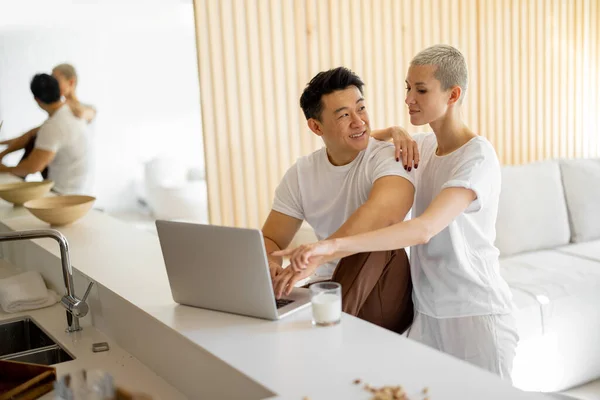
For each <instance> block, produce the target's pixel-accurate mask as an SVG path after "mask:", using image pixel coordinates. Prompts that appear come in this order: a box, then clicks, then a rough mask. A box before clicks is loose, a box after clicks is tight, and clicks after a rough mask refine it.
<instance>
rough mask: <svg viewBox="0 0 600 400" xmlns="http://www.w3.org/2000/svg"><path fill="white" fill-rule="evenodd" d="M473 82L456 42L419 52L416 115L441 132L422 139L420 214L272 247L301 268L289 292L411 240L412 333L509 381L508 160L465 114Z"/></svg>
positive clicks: (410, 86) (412, 75) (412, 106)
mask: <svg viewBox="0 0 600 400" xmlns="http://www.w3.org/2000/svg"><path fill="white" fill-rule="evenodd" d="M467 81H468V75H467V67H466V62H465V60H464V57H463V56H462V54H461V53H460V52H459V51H458V50H457V49H455V48H453V47H451V46H446V45H436V46H432V47H429V48H427V49H425V50H423V51H421V52H420V53H419V54H417V55H416V56H415V58H414V59H413V60H412V61H411V63H410V67H409V70H408V74H407V78H406V85H407V87H406V90H407V94H406V104H407V105H408V108H409V114H410V120H411V123H412V124H413V125H425V124H429V126H430V127H431V129H432V130H433V133H429V134H421V135H417V136H415V137H414V138H415V140H416V141H417V143H418V147H419V150H420V161H419V166H418V169H417V187H416V197H415V203H414V206H413V219H411V220H410V221H405V222H401V223H398V224H395V225H392V226H389V227H387V228H384V229H380V230H377V231H373V232H369V233H366V234H361V235H356V236H351V237H346V238H341V239H334V240H325V241H321V242H318V243H314V244H309V245H305V246H301V247H299V248H297V249H290V250H284V251H280V252H276V253H274V255H278V256H290V258H291V265H292V268H294V270H295V271H296V272H297V274H296V275H295V277H294V278H293V279H291V280H289V281H288V282H280V286H278V287H277V290H279V291H284V290H285V291H286V292H289V291H290V290H291V288H292V287H293V285H294V283H295V282H296V280H297V279H302V278H303V277H304V276H307V275H308V274H310V273H311V272H312V270H314V269H315V268H316V266H317V265H319V264H321V263H323V262H326V261H328V260H329V259H334V258H339V257H343V256H347V255H350V254H355V253H360V252H366V251H381V250H392V249H398V248H403V247H408V246H413V248H412V249H411V273H412V278H413V298H414V303H415V309H416V316H415V322H414V324H413V326H412V328H411V331H410V333H409V337H411V338H413V339H416V340H418V341H420V342H422V343H424V344H427V345H429V346H431V347H433V348H436V349H438V350H440V351H443V352H446V353H448V354H451V355H453V356H455V357H458V358H461V359H463V360H465V361H468V362H470V363H472V364H475V365H478V366H480V367H482V368H484V369H487V370H489V371H491V372H494V373H496V374H498V375H500V376H501V377H503V378H505V379H510V373H511V370H512V363H513V359H514V356H515V349H516V345H517V341H518V336H517V333H516V326H515V320H514V318H513V316H512V314H511V312H512V301H511V292H510V289H509V287H508V285H507V284H506V282H505V281H504V280H503V279H502V277H501V276H500V273H499V262H498V255H499V252H498V250H497V249H496V247H495V246H494V240H495V237H496V234H495V221H496V216H497V211H498V200H499V195H500V165H499V162H498V158H497V156H496V153H495V151H494V149H493V147H492V145H491V144H490V143H489V142H488V141H487V140H486V139H485V138H483V137H481V136H478V135H477V134H475V133H474V132H472V131H471V130H470V129H469V128H468V127H467V125H466V124H465V123H464V122H463V121H462V119H461V115H460V106H461V103H462V101H463V99H464V96H465V92H466V89H467ZM415 168H416V166H415Z"/></svg>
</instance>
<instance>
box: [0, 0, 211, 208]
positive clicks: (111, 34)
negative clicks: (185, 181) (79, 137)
mask: <svg viewBox="0 0 600 400" xmlns="http://www.w3.org/2000/svg"><path fill="white" fill-rule="evenodd" d="M79 3H81V4H79ZM62 62H69V63H71V64H73V65H74V66H75V67H76V69H77V71H78V74H79V85H78V97H79V98H80V100H81V101H83V102H86V103H91V104H93V105H95V106H96V108H97V110H98V114H97V118H96V121H95V122H94V123H93V124H92V130H93V134H94V137H95V140H94V142H95V150H96V187H95V194H96V195H97V197H98V200H97V206H98V207H101V208H105V209H107V210H122V209H129V208H133V207H135V205H136V190H135V189H134V186H135V183H136V181H140V180H141V179H143V166H144V163H145V162H146V161H148V160H150V159H151V158H153V157H155V156H158V155H165V156H169V157H174V158H177V159H179V160H181V161H182V162H184V163H185V164H186V165H188V166H190V167H196V168H201V169H202V170H203V169H204V154H203V147H202V132H201V120H200V99H199V88H198V69H197V60H196V45H195V30H194V16H193V6H192V2H191V0H189V1H169V0H164V1H133V0H122V1H119V2H117V1H102V2H98V4H93V3H91V2H81V1H79V2H77V1H75V0H71V1H66V0H65V1H60V0H52V1H47V0H36V1H19V2H17V1H6V0H0V120H4V126H3V128H2V131H1V132H0V137H1V138H7V137H13V136H16V135H19V134H21V133H22V132H25V131H27V130H28V129H30V128H32V127H34V126H37V125H39V124H40V123H42V122H43V121H44V119H45V118H46V114H45V113H44V112H43V111H41V110H40V109H39V108H38V106H37V104H36V103H35V102H34V100H33V98H32V95H31V92H30V90H29V82H30V80H31V78H32V77H33V75H34V74H36V73H38V72H46V73H50V71H51V69H52V67H53V66H54V65H56V64H59V63H62ZM16 159H18V158H16V157H13V158H12V159H7V163H8V162H13V163H14V162H16V161H15V160H16ZM205 204H206V199H198V205H199V207H205Z"/></svg>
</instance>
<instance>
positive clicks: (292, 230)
mask: <svg viewBox="0 0 600 400" xmlns="http://www.w3.org/2000/svg"><path fill="white" fill-rule="evenodd" d="M301 225H302V220H300V219H297V218H293V217H290V216H289V215H286V214H283V213H280V212H277V211H273V210H271V212H270V213H269V216H268V217H267V220H266V221H265V224H264V225H263V228H262V234H263V238H264V240H265V248H266V251H267V257H268V259H269V269H270V270H271V278H273V277H274V276H273V273H274V270H276V269H277V268H275V267H276V266H279V267H281V264H282V262H283V258H282V257H276V256H272V255H271V253H272V252H274V251H277V250H283V249H285V248H287V247H288V246H289V244H290V243H291V242H292V239H294V235H296V233H297V232H298V229H300V226H301ZM271 265H273V269H272V268H271Z"/></svg>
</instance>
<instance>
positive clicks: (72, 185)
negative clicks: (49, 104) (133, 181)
mask: <svg viewBox="0 0 600 400" xmlns="http://www.w3.org/2000/svg"><path fill="white" fill-rule="evenodd" d="M90 139H91V138H90V135H89V132H88V128H87V123H86V122H85V120H83V119H80V118H77V117H75V115H73V113H72V112H71V109H70V108H69V106H68V105H66V104H65V105H63V106H62V107H60V108H59V109H58V110H56V112H55V113H54V114H52V116H50V118H48V119H47V120H46V121H45V122H44V123H43V124H42V126H41V127H40V130H39V131H38V133H37V137H36V139H35V147H36V148H38V149H41V150H46V151H51V152H53V153H55V156H54V159H53V160H52V161H51V162H50V164H49V165H48V179H51V180H53V181H54V189H55V190H56V191H57V192H59V193H62V194H90V191H91V186H92V183H93V182H92V173H91V171H92V162H93V159H92V154H91V140H90Z"/></svg>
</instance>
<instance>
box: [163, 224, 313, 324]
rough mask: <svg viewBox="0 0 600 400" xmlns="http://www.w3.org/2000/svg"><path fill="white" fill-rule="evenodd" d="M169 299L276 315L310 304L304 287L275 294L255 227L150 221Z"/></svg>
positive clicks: (254, 314)
mask: <svg viewBox="0 0 600 400" xmlns="http://www.w3.org/2000/svg"><path fill="white" fill-rule="evenodd" d="M156 228H157V230H158V238H159V240H160V247H161V249H162V253H163V258H164V260H165V266H166V267H167V275H168V276H169V284H170V286H171V293H172V294H173V300H175V302H177V303H179V304H184V305H188V306H194V307H201V308H208V309H211V310H217V311H224V312H228V313H234V314H241V315H246V316H250V317H257V318H264V319H270V320H276V319H279V318H282V317H284V316H286V315H289V314H291V313H293V312H295V311H298V310H299V309H301V308H304V307H305V306H307V305H309V304H310V295H309V291H308V289H301V288H294V289H293V290H292V293H290V295H289V296H287V297H286V298H285V299H280V300H277V301H276V300H275V294H274V292H273V285H272V283H271V276H270V274H269V264H268V261H267V254H266V251H265V246H264V242H263V237H262V234H261V231H260V230H258V229H244V228H228V227H224V226H216V225H204V224H195V223H187V222H174V221H162V220H157V221H156Z"/></svg>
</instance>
